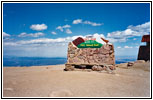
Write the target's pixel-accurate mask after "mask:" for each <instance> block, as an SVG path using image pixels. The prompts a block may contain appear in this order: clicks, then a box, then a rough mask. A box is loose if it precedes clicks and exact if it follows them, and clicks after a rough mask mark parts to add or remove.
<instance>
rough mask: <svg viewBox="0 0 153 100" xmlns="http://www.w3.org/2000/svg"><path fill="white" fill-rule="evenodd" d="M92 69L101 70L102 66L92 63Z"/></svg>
mask: <svg viewBox="0 0 153 100" xmlns="http://www.w3.org/2000/svg"><path fill="white" fill-rule="evenodd" d="M92 70H93V71H102V70H103V68H102V67H101V66H96V65H94V66H93V67H92Z"/></svg>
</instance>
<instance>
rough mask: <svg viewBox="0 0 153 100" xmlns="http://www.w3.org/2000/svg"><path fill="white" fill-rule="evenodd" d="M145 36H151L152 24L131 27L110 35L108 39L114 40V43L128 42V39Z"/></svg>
mask: <svg viewBox="0 0 153 100" xmlns="http://www.w3.org/2000/svg"><path fill="white" fill-rule="evenodd" d="M145 34H150V22H146V23H144V24H141V25H137V26H132V25H130V26H128V27H127V29H126V30H123V31H115V32H111V33H108V34H107V38H109V39H110V40H113V42H126V41H127V38H130V37H134V36H142V35H145Z"/></svg>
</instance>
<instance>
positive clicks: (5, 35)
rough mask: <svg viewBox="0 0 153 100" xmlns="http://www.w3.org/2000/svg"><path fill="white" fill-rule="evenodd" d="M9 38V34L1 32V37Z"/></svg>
mask: <svg viewBox="0 0 153 100" xmlns="http://www.w3.org/2000/svg"><path fill="white" fill-rule="evenodd" d="M10 36H11V35H10V34H7V33H5V32H3V37H10Z"/></svg>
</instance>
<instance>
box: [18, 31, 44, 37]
mask: <svg viewBox="0 0 153 100" xmlns="http://www.w3.org/2000/svg"><path fill="white" fill-rule="evenodd" d="M43 35H44V33H42V32H37V33H30V34H27V33H25V32H23V33H21V34H19V35H18V37H39V36H43Z"/></svg>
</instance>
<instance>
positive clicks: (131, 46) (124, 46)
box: [124, 46, 133, 48]
mask: <svg viewBox="0 0 153 100" xmlns="http://www.w3.org/2000/svg"><path fill="white" fill-rule="evenodd" d="M124 48H133V47H132V46H131V47H130V46H124Z"/></svg>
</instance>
